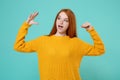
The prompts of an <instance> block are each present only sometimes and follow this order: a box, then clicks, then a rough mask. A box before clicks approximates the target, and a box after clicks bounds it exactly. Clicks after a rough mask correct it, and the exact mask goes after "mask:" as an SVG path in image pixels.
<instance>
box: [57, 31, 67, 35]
mask: <svg viewBox="0 0 120 80" xmlns="http://www.w3.org/2000/svg"><path fill="white" fill-rule="evenodd" d="M55 35H56V36H66V35H67V34H66V33H59V32H56V33H55Z"/></svg>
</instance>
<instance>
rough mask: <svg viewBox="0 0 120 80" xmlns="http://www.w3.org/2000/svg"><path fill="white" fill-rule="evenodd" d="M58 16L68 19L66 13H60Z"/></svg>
mask: <svg viewBox="0 0 120 80" xmlns="http://www.w3.org/2000/svg"><path fill="white" fill-rule="evenodd" d="M58 16H60V17H63V18H68V16H67V14H66V13H65V12H60V13H59V15H58Z"/></svg>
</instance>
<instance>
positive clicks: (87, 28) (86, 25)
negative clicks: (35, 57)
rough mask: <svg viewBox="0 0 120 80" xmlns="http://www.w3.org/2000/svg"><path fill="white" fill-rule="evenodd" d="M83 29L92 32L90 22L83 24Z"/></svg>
mask: <svg viewBox="0 0 120 80" xmlns="http://www.w3.org/2000/svg"><path fill="white" fill-rule="evenodd" d="M81 27H82V28H85V29H86V30H90V29H91V28H92V26H91V24H90V23H89V22H86V23H84V24H82V26H81Z"/></svg>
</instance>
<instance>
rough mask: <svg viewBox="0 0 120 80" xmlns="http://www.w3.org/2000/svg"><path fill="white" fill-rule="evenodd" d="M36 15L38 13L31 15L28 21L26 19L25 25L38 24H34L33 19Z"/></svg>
mask: <svg viewBox="0 0 120 80" xmlns="http://www.w3.org/2000/svg"><path fill="white" fill-rule="evenodd" d="M37 15H38V12H34V13H33V14H31V15H30V16H29V17H28V19H27V21H26V22H27V23H28V24H29V25H32V24H38V22H34V18H35V17H36V16H37Z"/></svg>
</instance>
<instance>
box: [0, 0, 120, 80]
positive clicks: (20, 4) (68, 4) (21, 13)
mask: <svg viewBox="0 0 120 80" xmlns="http://www.w3.org/2000/svg"><path fill="white" fill-rule="evenodd" d="M119 4H120V0H79V1H78V0H69V1H68V0H59V1H58V0H51V1H50V0H0V80H39V79H40V76H39V72H38V61H37V60H38V59H37V55H36V53H30V54H25V53H20V52H16V51H14V50H13V44H14V41H15V38H16V35H17V32H18V30H19V28H20V26H21V25H22V23H23V22H24V21H25V20H26V19H27V17H28V16H29V14H30V13H33V12H35V11H39V15H38V16H37V17H36V19H35V21H37V22H39V25H33V26H32V27H31V28H29V33H28V35H27V36H26V41H27V40H31V39H34V38H36V37H38V36H40V35H44V34H48V33H49V32H50V30H51V28H52V26H53V23H54V19H55V16H56V14H57V12H58V11H59V10H60V9H62V8H70V9H71V10H73V12H74V13H75V15H76V19H77V33H78V36H79V37H80V38H81V39H83V40H84V41H86V42H89V43H91V44H92V39H91V38H90V35H89V34H88V33H87V32H86V31H85V30H84V29H83V28H80V25H82V24H83V23H84V22H86V21H88V22H90V23H91V24H92V25H93V26H94V28H95V29H96V31H97V32H98V33H99V35H100V36H101V38H102V40H103V42H104V44H105V48H106V52H105V54H104V55H102V56H85V57H84V58H83V60H82V63H81V67H80V71H79V72H80V73H81V77H82V79H83V80H120V62H119V61H120V47H119V45H120V42H119V41H120V36H119V34H120V5H119Z"/></svg>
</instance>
